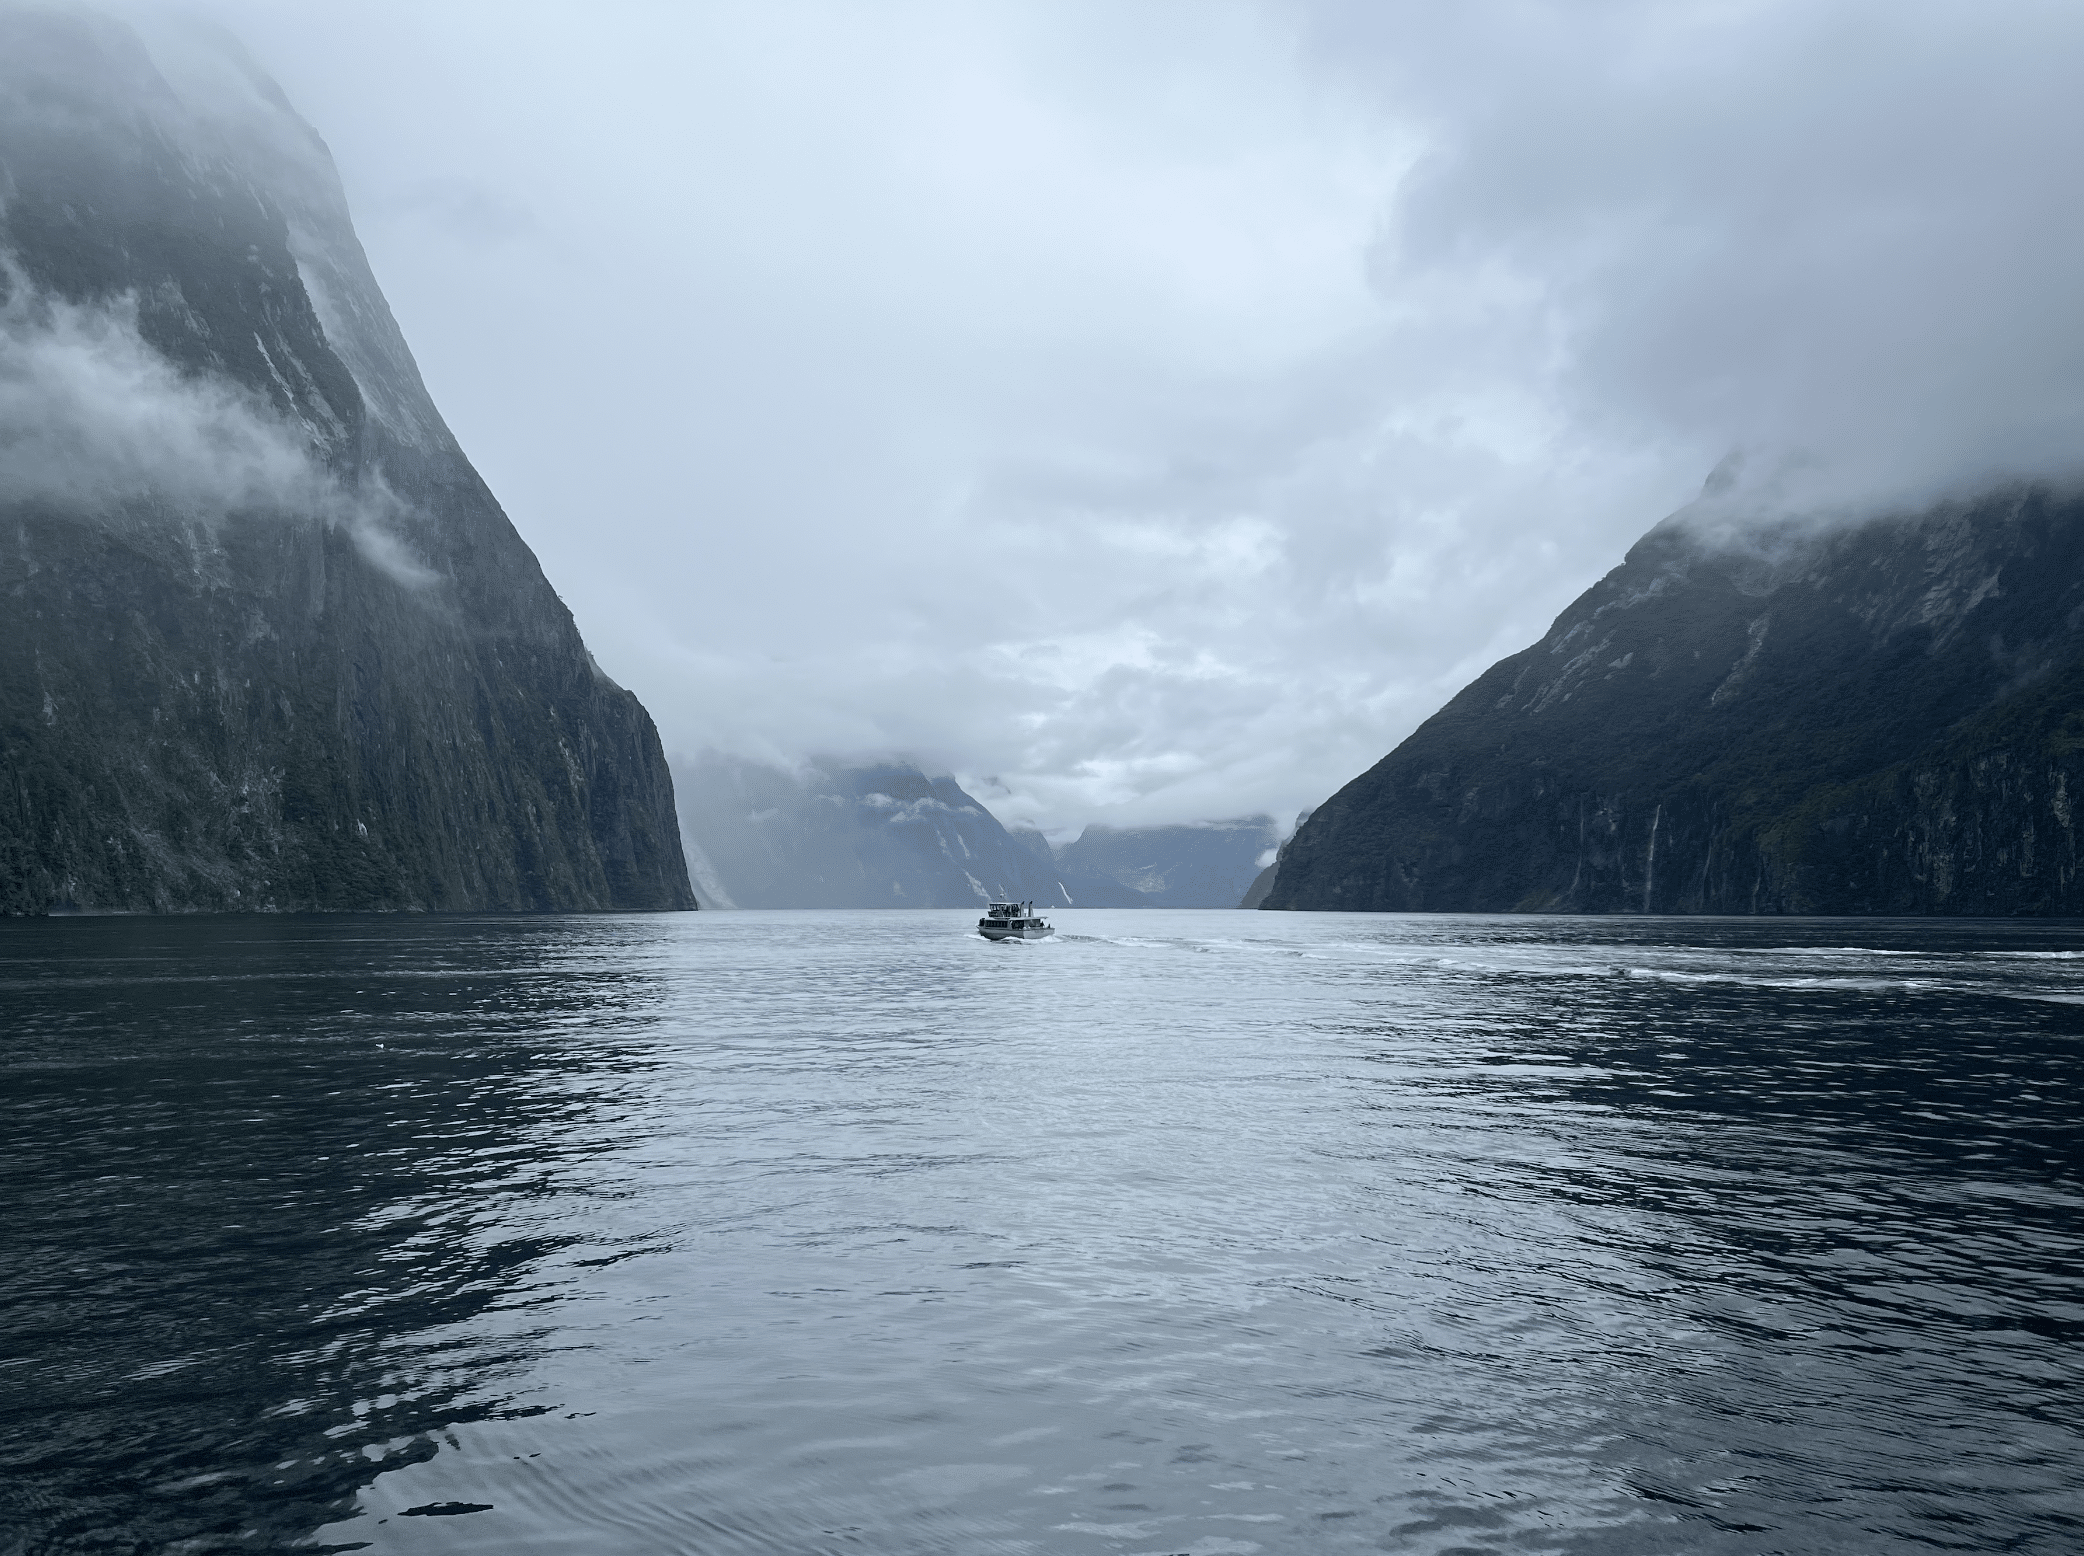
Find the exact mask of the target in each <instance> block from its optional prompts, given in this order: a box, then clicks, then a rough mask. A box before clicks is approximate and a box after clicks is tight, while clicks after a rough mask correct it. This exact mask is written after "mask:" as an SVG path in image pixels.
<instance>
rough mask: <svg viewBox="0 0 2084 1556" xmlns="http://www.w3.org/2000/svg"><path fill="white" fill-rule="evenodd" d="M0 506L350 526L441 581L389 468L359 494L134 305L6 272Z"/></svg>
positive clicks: (362, 539)
mask: <svg viewBox="0 0 2084 1556" xmlns="http://www.w3.org/2000/svg"><path fill="white" fill-rule="evenodd" d="M0 286H4V287H5V300H4V301H0V505H21V506H26V507H33V508H38V509H42V510H45V511H56V512H60V513H64V514H67V515H68V516H71V517H75V518H81V519H91V520H97V521H102V522H117V521H121V522H138V521H139V520H140V519H143V518H146V517H149V518H150V519H153V520H159V521H165V520H174V521H185V522H200V523H205V524H209V523H214V522H216V521H218V520H220V519H223V518H226V517H228V516H232V515H261V516H266V517H270V518H274V519H278V520H291V519H305V520H310V521H314V522H318V523H324V524H331V525H337V526H339V527H341V528H343V529H345V530H346V531H347V532H348V533H349V535H350V536H351V537H352V538H353V540H354V542H355V546H356V549H357V550H358V551H359V552H360V553H361V554H362V556H363V557H364V558H365V559H366V560H367V561H368V562H369V563H370V565H371V566H373V567H376V568H377V569H378V570H380V571H381V572H383V573H385V574H386V575H388V576H389V577H391V578H392V579H394V580H396V581H397V582H398V583H400V584H403V585H405V586H407V587H409V588H414V589H423V588H427V587H429V586H431V585H433V584H434V583H436V582H437V581H438V580H439V575H438V574H437V573H435V572H434V571H433V570H432V569H431V568H429V567H428V566H427V565H426V564H425V563H424V562H423V561H421V559H420V558H419V557H418V556H416V555H415V554H414V553H413V550H412V547H411V546H410V545H409V544H408V543H407V542H406V541H405V540H404V539H403V538H402V537H401V536H400V535H399V534H398V532H397V526H398V521H399V520H401V519H402V518H403V517H405V515H406V505H405V504H404V503H403V501H402V500H401V499H400V498H399V497H398V496H397V495H396V494H395V493H394V492H392V491H391V489H390V488H389V487H388V486H387V485H386V484H385V483H384V481H383V480H382V478H381V476H380V475H376V476H371V477H368V478H366V479H365V480H364V481H363V482H362V483H361V486H360V488H359V489H357V490H352V491H351V490H349V489H348V488H347V487H345V486H343V485H342V484H341V483H340V481H338V480H337V479H336V478H335V477H334V476H333V475H332V474H331V473H330V472H329V471H327V470H326V469H325V468H324V466H323V465H322V463H321V462H320V460H319V458H318V457H317V454H316V451H315V450H314V449H313V448H312V446H311V443H310V440H309V438H308V437H307V436H306V435H305V434H304V433H303V432H302V431H301V430H300V429H298V428H296V427H294V426H292V425H291V424H290V423H289V422H287V421H286V420H285V419H284V418H283V417H281V416H280V415H279V414H277V413H276V411H275V410H274V408H273V407H271V406H270V405H268V404H267V403H266V402H265V401H264V400H262V399H261V398H260V396H258V395H256V394H253V393H251V392H250V391H247V390H245V389H243V388H241V387H240V386H239V385H237V384H235V383H232V382H230V381H228V380H226V379H223V378H219V377H213V376H206V375H197V374H189V373H183V372H182V371H181V370H180V369H178V368H176V367H175V366H174V364H173V363H171V362H169V361H168V360H167V359H166V358H165V357H164V356H162V355H161V354H160V353H159V352H158V351H157V350H155V349H154V348H153V347H152V345H151V344H150V343H149V342H148V341H146V340H145V338H144V336H143V334H142V333H141V332H140V330H139V328H138V309H137V300H136V299H135V298H134V297H119V298H116V299H114V300H113V301H110V302H107V303H88V304H82V303H73V302H69V301H67V300H65V299H63V298H57V297H51V296H49V295H46V294H43V293H40V292H38V291H36V290H35V289H33V288H32V287H31V286H30V285H29V284H28V282H27V281H26V280H25V279H24V278H23V277H22V276H21V274H20V272H19V271H16V270H12V269H5V270H0Z"/></svg>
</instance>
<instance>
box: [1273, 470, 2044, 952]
mask: <svg viewBox="0 0 2084 1556" xmlns="http://www.w3.org/2000/svg"><path fill="white" fill-rule="evenodd" d="M2080 806H2084V498H2080V497H2079V496H2077V495H2075V494H2072V493H2068V492H2063V491H2057V490H2053V489H2050V488H2048V487H2044V486H2021V487H2017V488H2013V489H2009V490H2005V491H2001V492H1994V493H1992V494H1990V495H1988V496H1986V497H1984V498H1982V499H1981V500H1979V501H1973V502H1955V503H1945V504H1940V505H1937V506H1934V507H1932V508H1930V509H1929V510H1928V511H1925V512H1921V513H1917V514H1914V515H1910V516H1904V517H1895V518H1886V519H1875V520H1871V521H1868V522H1864V523H1858V524H1840V525H1830V524H1822V523H1814V524H1805V523H1793V522H1780V523H1776V524H1771V525H1760V524H1757V523H1740V522H1736V521H1734V520H1733V519H1731V518H1729V517H1727V516H1726V515H1725V514H1724V513H1723V512H1722V511H1721V510H1720V507H1719V505H1718V503H1717V501H1716V500H1715V499H1714V497H1713V495H1712V494H1710V495H1709V496H1707V497H1704V500H1703V502H1702V503H1701V504H1699V505H1697V506H1696V507H1695V508H1693V509H1689V510H1685V511H1682V512H1681V513H1679V514H1677V515H1675V516H1674V517H1673V518H1672V519H1670V520H1668V521H1666V522H1665V523H1663V524H1661V525H1659V526H1658V527H1657V528H1656V529H1654V530H1652V531H1651V532H1650V533H1649V534H1648V535H1646V536H1645V537H1644V538H1643V539H1642V540H1641V541H1640V542H1638V543H1637V544H1636V546H1635V547H1634V549H1632V550H1631V551H1630V552H1629V553H1628V556H1627V558H1626V560H1625V561H1624V562H1623V563H1622V565H1621V566H1620V567H1618V568H1616V569H1614V571H1613V572H1611V573H1609V574H1608V575H1607V576H1606V577H1605V578H1604V579H1602V580H1600V582H1599V583H1597V584H1596V585H1594V586H1593V587H1592V588H1591V589H1589V590H1587V591H1586V593H1585V594H1584V595H1583V596H1581V597H1580V598H1579V599H1578V600H1577V601H1576V603H1574V604H1573V605H1571V606H1570V608H1569V609H1567V610H1566V611H1564V612H1563V614H1562V615H1561V616H1559V617H1558V618H1557V619H1556V623H1555V625H1554V626H1553V627H1552V628H1551V629H1550V631H1549V633H1548V635H1547V636H1546V637H1544V638H1543V639H1542V640H1541V641H1540V642H1539V643H1536V644H1535V645H1534V646H1533V647H1531V648H1529V649H1527V650H1525V651H1524V652H1522V653H1519V654H1515V655H1513V656H1512V657H1511V658H1509V659H1506V660H1504V661H1502V662H1500V663H1499V664H1497V665H1494V666H1493V667H1492V668H1491V669H1490V670H1489V671H1487V672H1486V673H1485V674H1484V675H1483V676H1481V677H1480V678H1478V679H1477V680H1476V681H1475V682H1474V683H1473V684H1472V685H1471V686H1469V687H1468V688H1467V689H1466V690H1465V691H1463V692H1462V693H1461V694H1460V695H1458V696H1457V697H1456V698H1455V699H1454V700H1453V701H1452V702H1450V703H1449V704H1448V705H1447V706H1446V707H1445V708H1443V709H1442V710H1441V711H1440V712H1439V713H1437V714H1435V715H1434V716H1433V717H1432V718H1431V719H1429V720H1427V721H1426V723H1425V724H1423V725H1422V726H1420V728H1419V729H1418V730H1417V731H1416V732H1415V733H1414V734H1412V735H1411V737H1410V738H1409V739H1407V740H1406V741H1404V742H1403V743H1402V744H1401V745H1399V746H1398V747H1397V748H1396V749H1395V750H1394V751H1392V752H1391V753H1390V754H1389V755H1388V756H1387V757H1385V758H1384V759H1383V760H1382V761H1381V762H1380V763H1378V764H1377V765H1376V766H1375V767H1374V768H1372V769H1370V770H1369V771H1368V772H1366V773H1364V774H1362V775H1361V776H1360V777H1358V778H1356V779H1354V780H1353V782H1351V783H1349V784H1348V785H1346V787H1345V788H1343V789H1341V790H1340V791H1339V792H1338V793H1337V794H1335V795H1333V796H1332V797H1331V798H1330V799H1329V800H1327V801H1326V802H1325V803H1324V804H1323V805H1322V806H1320V807H1318V809H1317V810H1316V812H1315V813H1314V814H1313V815H1311V816H1310V818H1309V820H1308V821H1307V822H1306V823H1305V824H1304V825H1303V826H1302V827H1301V829H1300V830H1299V831H1298V832H1297V833H1296V835H1295V837H1294V839H1293V840H1292V842H1291V843H1290V844H1289V845H1288V847H1287V849H1286V850H1285V852H1284V854H1283V857H1282V858H1281V861H1280V863H1279V866H1278V869H1277V872H1276V877H1275V879H1274V881H1273V882H1272V884H1271V888H1270V890H1269V891H1268V892H1267V894H1266V896H1265V901H1264V906H1266V907H1268V908H1305V909H1308V908H1314V909H1332V908H1336V909H1365V910H1397V911H1491V912H1503V911H1520V912H1574V913H1739V914H1749V913H1820V914H1839V913H1875V914H1926V913H1961V914H2079V913H2084V871H2080V868H2079V866H2080V861H2079V855H2078V831H2077V821H2078V814H2077V813H2078V810H2079V808H2080Z"/></svg>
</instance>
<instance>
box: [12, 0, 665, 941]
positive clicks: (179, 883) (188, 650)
mask: <svg viewBox="0 0 2084 1556" xmlns="http://www.w3.org/2000/svg"><path fill="white" fill-rule="evenodd" d="M0 601H4V605H0V911H8V912H14V913H40V912H46V911H52V910H63V909H86V910H157V911H173V910H222V909H284V910H287V909H418V908H424V909H611V908H612V909H656V908H679V907H692V906H694V900H693V896H692V894H691V892H690V889H689V886H688V882H687V874H686V868H685V865H684V864H683V862H682V857H681V849H680V842H679V836H678V829H677V826H676V822H675V817H674V807H673V795H672V781H671V778H670V775H669V773H668V771H667V768H666V764H665V761H664V759H663V755H662V753H661V751H660V748H659V741H658V736H657V734H656V732H655V731H654V729H653V727H652V724H651V720H650V718H649V717H648V716H647V715H646V713H645V711H644V709H643V708H642V707H641V706H640V705H639V704H638V702H637V700H636V699H635V698H634V697H633V696H632V695H631V694H630V693H628V692H627V691H624V690H623V689H621V688H620V687H618V686H616V685H615V684H614V683H613V682H611V681H610V680H608V679H607V677H606V676H605V675H603V674H602V673H601V672H600V670H599V669H598V668H597V667H596V666H595V665H594V663H593V661H592V659H591V657H590V656H589V655H588V654H587V652H586V649H585V646H584V645H583V644H582V643H581V641H580V639H579V635H578V632H577V630H576V629H575V627H574V626H573V623H572V620H571V616H570V613H569V612H568V611H566V609H565V608H564V606H563V604H562V602H560V601H559V600H558V598H557V596H556V594H555V593H554V592H553V591H552V589H551V587H550V585H549V583H548V582H547V581H546V580H545V579H544V577H543V574H542V571H541V569H540V568H539V567H538V565H537V563H536V560H535V558H534V556H533V555H532V554H531V553H530V552H529V550H528V548H527V546H526V545H525V544H524V543H523V542H522V541H521V539H520V537H519V536H518V535H517V534H516V533H515V532H514V529H513V527H512V526H511V525H510V524H509V523H508V521H507V519H506V516H505V515H504V514H503V513H502V512H501V511H500V508H499V505H498V504H497V503H496V502H495V501H494V500H493V498H492V495H491V493H490V492H489V491H488V490H487V489H486V488H485V486H484V483H483V482H482V481H481V480H480V479H479V478H478V476H477V473H476V472H475V471H474V470H473V469H472V468H471V466H470V464H469V462H468V461H467V460H466V459H465V458H464V456H463V454H462V452H461V450H460V449H459V448H458V447H457V445H456V442H455V440H454V438H453V437H451V435H450V434H449V431H448V429H447V428H446V427H445V426H444V425H443V423H442V420H441V417H440V415H439V413H438V412H437V411H436V410H435V408H434V405H433V403H432V402H431V400H430V399H429V398H428V396H427V393H426V390H425V388H424V387H423V386H422V384H421V381H420V377H419V373H418V370H417V369H416V367H415V366H414V364H413V361H412V357H411V355H410V353H409V352H408V351H407V349H406V346H405V343H404V340H403V339H402V337H401V336H400V334H399V332H398V329H397V326H396V325H395V323H394V322H393V321H392V318H391V315H390V311H389V309H388V308H387V307H386V305H385V303H384V300H383V297H382V295H381V294H380V292H379V291H378V290H377V287H376V283H375V281H374V279H373V278H372V277H371V275H370V273H369V269H368V266H367V264H366V263H365V261H364V259H363V256H362V252H361V248H360V245H359V243H358V242H357V241H356V239H355V235H354V231H353V228H352V226H351V225H350V223H349V220H348V215H347V210H346V205H345V201H344V199H343V197H342V194H341V191H340V187H339V183H338V180H337V178H336V177H335V175H334V173H333V169H332V164H331V159H330V157H329V156H328V154H327V152H326V150H325V147H324V146H323V144H321V142H320V141H319V139H318V137H317V135H316V134H315V133H314V132H313V131H312V130H311V129H310V128H309V127H308V126H306V125H305V124H304V123H303V122H302V121H301V120H299V119H298V118H297V117H296V115H295V114H294V112H293V111H292V110H291V109H290V107H289V105H288V103H287V102H286V101H284V99H283V98H282V95H281V93H280V91H279V90H277V89H276V87H275V86H274V84H273V83H272V82H269V81H268V80H266V79H265V78H264V77H262V76H261V75H260V74H259V73H258V72H257V71H256V70H254V68H253V67H252V66H251V65H250V64H249V63H247V62H246V61H245V60H244V59H243V57H242V56H241V55H240V54H239V53H238V51H237V48H236V46H235V45H233V44H231V43H229V42H228V41H227V40H223V39H220V38H216V37H213V36H210V35H207V34H202V33H195V32H169V33H167V34H166V35H165V36H156V35H155V37H154V38H153V39H152V40H151V43H150V45H149V46H148V45H147V43H146V42H145V41H143V40H142V39H141V38H140V37H139V36H138V35H137V34H136V33H134V32H132V31H130V30H129V29H128V28H125V27H123V26H120V25H117V24H115V23H113V22H108V21H105V20H99V19H96V18H94V17H92V16H91V15H88V14H85V13H81V12H75V11H71V10H53V9H43V8H15V7H7V6H0Z"/></svg>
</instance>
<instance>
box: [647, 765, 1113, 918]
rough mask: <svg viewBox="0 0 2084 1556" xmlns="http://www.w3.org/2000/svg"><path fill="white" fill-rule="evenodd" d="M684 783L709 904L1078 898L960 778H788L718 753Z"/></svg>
mask: <svg viewBox="0 0 2084 1556" xmlns="http://www.w3.org/2000/svg"><path fill="white" fill-rule="evenodd" d="M680 780H681V781H680V792H681V807H680V811H681V820H682V823H683V825H684V827H685V829H686V834H687V836H686V843H687V852H688V857H689V859H690V861H691V862H692V863H693V866H694V870H695V878H696V881H697V883H698V885H699V887H700V889H701V891H702V894H703V900H704V901H705V902H707V903H708V904H709V905H710V906H711V907H738V908H965V907H974V906H978V905H981V904H983V903H987V902H1003V901H1007V900H1009V899H1012V900H1017V901H1033V902H1035V903H1036V904H1038V905H1039V906H1042V907H1045V908H1046V907H1052V906H1065V905H1068V904H1069V903H1070V901H1071V898H1070V896H1069V894H1067V893H1066V892H1065V891H1064V888H1063V884H1062V882H1061V881H1060V880H1059V878H1058V875H1057V872H1056V870H1055V869H1054V868H1053V867H1052V866H1051V865H1050V864H1049V863H1047V862H1046V860H1045V859H1044V858H1042V857H1038V856H1037V855H1036V854H1035V853H1034V852H1032V851H1031V849H1030V848H1028V847H1027V846H1024V845H1023V844H1022V843H1021V842H1020V841H1017V840H1016V839H1015V838H1014V837H1013V836H1012V835H1011V834H1009V833H1008V832H1007V831H1006V829H1005V828H1004V827H1002V826H1001V825H1000V824H999V822H998V818H997V817H995V816H993V815H992V814H991V812H990V811H988V810H986V809H985V808H984V807H983V806H982V805H980V804H979V803H978V802H977V801H976V800H974V799H972V798H971V797H970V796H969V795H968V794H967V793H965V792H964V791H963V789H962V787H961V785H959V784H958V783H956V781H955V780H954V779H953V778H950V777H946V776H943V777H938V778H934V777H929V776H928V775H927V774H925V773H924V772H921V771H920V770H919V769H918V768H917V767H914V766H911V765H909V764H907V763H900V762H882V763H876V764H873V765H869V766H848V765H845V764H842V763H838V762H831V761H827V762H818V763H813V764H811V765H810V766H808V767H806V768H804V769H803V770H801V771H799V772H790V771H786V770H784V769H782V768H779V767H769V766H764V765H762V764H760V763H757V762H748V761H744V760H742V759H739V758H736V757H728V756H721V755H716V754H710V755H707V756H705V757H704V758H702V759H701V760H699V761H697V762H692V763H688V764H685V765H683V767H682V769H681V774H680ZM1086 905H1088V906H1090V904H1086Z"/></svg>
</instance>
